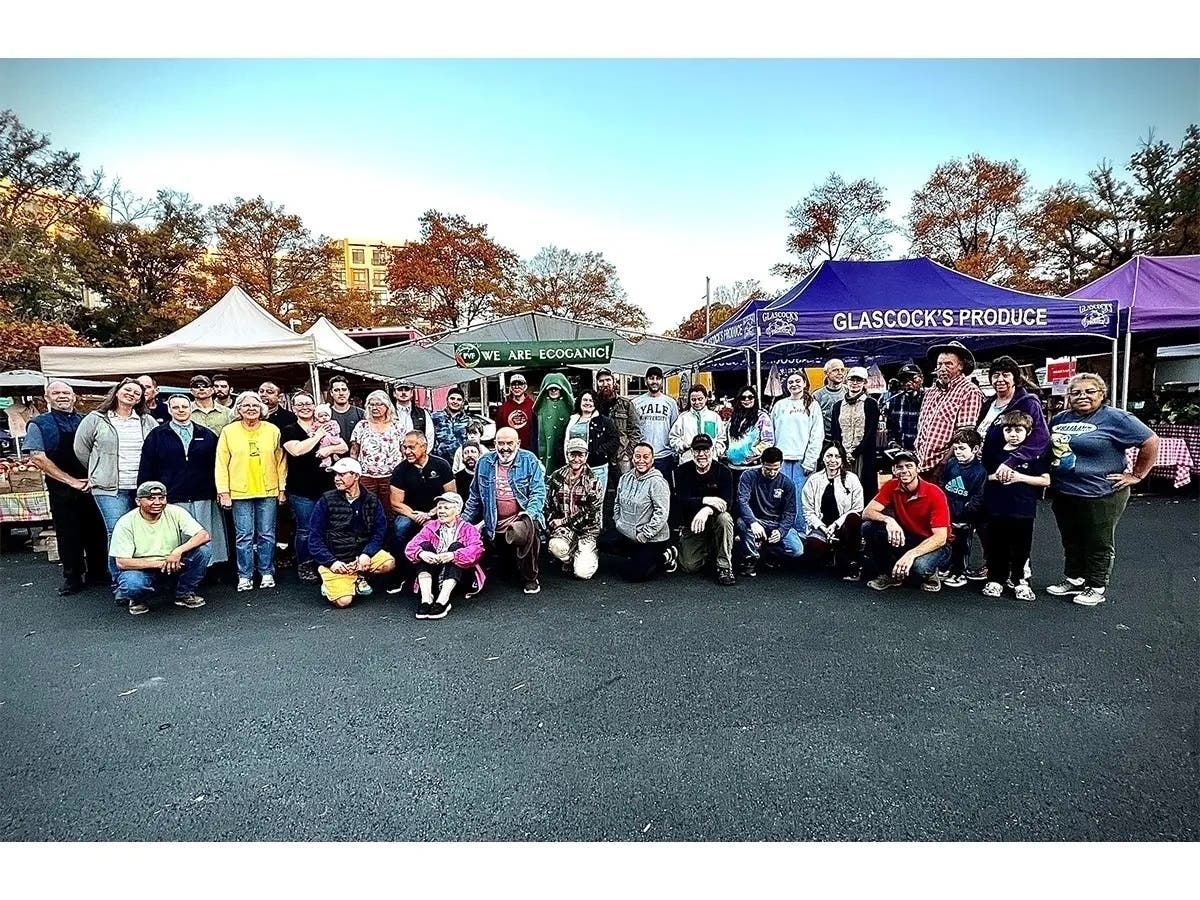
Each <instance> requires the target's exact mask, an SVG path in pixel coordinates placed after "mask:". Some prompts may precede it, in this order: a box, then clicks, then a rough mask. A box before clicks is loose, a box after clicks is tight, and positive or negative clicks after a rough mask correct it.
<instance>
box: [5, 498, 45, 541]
mask: <svg viewBox="0 0 1200 900" xmlns="http://www.w3.org/2000/svg"><path fill="white" fill-rule="evenodd" d="M12 525H43V526H45V527H47V528H48V527H49V526H50V495H49V494H48V493H46V492H45V491H26V492H22V493H17V494H0V549H3V540H4V532H5V531H6V530H7V527H8V526H12Z"/></svg>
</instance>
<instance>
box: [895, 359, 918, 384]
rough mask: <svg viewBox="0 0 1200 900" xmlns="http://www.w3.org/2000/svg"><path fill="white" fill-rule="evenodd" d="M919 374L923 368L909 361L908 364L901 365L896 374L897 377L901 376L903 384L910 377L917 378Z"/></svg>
mask: <svg viewBox="0 0 1200 900" xmlns="http://www.w3.org/2000/svg"><path fill="white" fill-rule="evenodd" d="M919 375H921V369H920V368H919V367H918V366H914V365H913V364H912V363H909V364H908V365H906V366H901V367H900V371H899V372H898V373H897V374H896V377H897V378H899V379H900V383H901V384H903V383H904V382H906V381H908V379H910V378H916V377H917V376H919Z"/></svg>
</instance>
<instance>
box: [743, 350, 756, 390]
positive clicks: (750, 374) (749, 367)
mask: <svg viewBox="0 0 1200 900" xmlns="http://www.w3.org/2000/svg"><path fill="white" fill-rule="evenodd" d="M745 354H746V383H747V384H752V383H753V379H754V363H753V362H751V360H750V348H749V347H746V348H745Z"/></svg>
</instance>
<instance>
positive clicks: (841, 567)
mask: <svg viewBox="0 0 1200 900" xmlns="http://www.w3.org/2000/svg"><path fill="white" fill-rule="evenodd" d="M821 461H822V462H823V463H824V465H823V466H822V468H820V469H818V470H817V471H815V472H813V473H812V475H811V476H810V477H809V479H808V480H807V481H806V482H804V491H803V493H802V494H801V497H800V507H801V509H802V510H803V512H804V526H805V530H804V532H802V534H804V555H805V556H810V557H812V558H815V559H817V560H821V559H824V558H826V557H828V556H829V555H830V554H832V555H833V560H834V564H835V565H836V566H837V569H838V573H839V574H840V575H841V576H842V578H843V579H845V580H846V581H857V580H858V574H859V548H860V547H861V545H862V539H861V534H862V512H863V507H864V506H865V505H866V500H865V498H864V496H863V486H862V482H861V481H859V479H858V476H857V475H855V474H854V473H853V472H851V471H848V469H849V466H848V464H847V458H846V449H845V448H844V447H843V446H842V445H841V444H830V445H829V446H828V447H826V448H825V452H824V453H823V454H822V456H821Z"/></svg>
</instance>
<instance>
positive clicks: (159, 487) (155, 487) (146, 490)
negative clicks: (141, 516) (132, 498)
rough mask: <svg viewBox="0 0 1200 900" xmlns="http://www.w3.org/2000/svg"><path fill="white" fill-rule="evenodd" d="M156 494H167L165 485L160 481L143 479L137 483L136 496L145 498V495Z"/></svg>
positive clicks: (141, 498)
mask: <svg viewBox="0 0 1200 900" xmlns="http://www.w3.org/2000/svg"><path fill="white" fill-rule="evenodd" d="M157 494H161V495H162V496H164V497H165V496H167V486H166V485H165V484H163V483H162V482H161V481H143V482H142V483H141V484H139V485H138V489H137V498H138V499H139V500H145V499H146V498H147V497H153V496H155V495H157Z"/></svg>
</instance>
